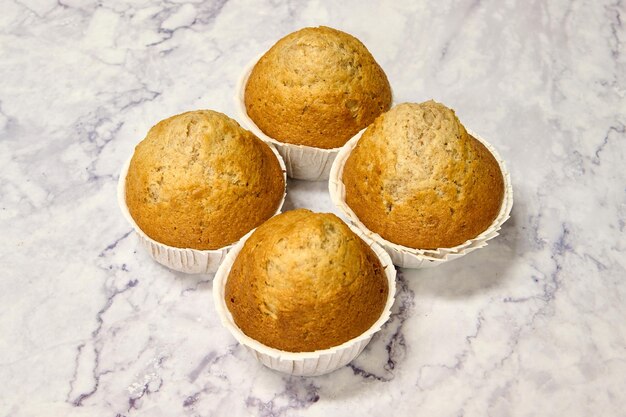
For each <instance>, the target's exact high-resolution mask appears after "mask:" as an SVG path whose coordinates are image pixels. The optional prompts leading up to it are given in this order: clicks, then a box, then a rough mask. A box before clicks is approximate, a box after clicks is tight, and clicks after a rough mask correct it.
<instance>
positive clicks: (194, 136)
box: [126, 110, 285, 249]
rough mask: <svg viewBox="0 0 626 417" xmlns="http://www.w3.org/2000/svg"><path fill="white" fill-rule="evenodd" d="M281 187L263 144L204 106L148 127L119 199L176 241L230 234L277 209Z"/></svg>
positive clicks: (154, 231)
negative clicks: (124, 189) (150, 127)
mask: <svg viewBox="0 0 626 417" xmlns="http://www.w3.org/2000/svg"><path fill="white" fill-rule="evenodd" d="M284 191H285V183H284V177H283V172H282V169H281V167H280V164H279V162H278V159H277V158H276V156H275V155H274V153H273V152H272V150H271V149H270V148H269V146H268V145H267V144H265V143H264V142H263V141H261V140H260V139H258V138H257V137H256V136H254V135H253V134H252V133H250V132H249V131H247V130H245V129H243V128H241V127H240V126H239V124H238V123H237V122H236V121H234V120H232V119H231V118H229V117H228V116H226V115H224V114H222V113H218V112H214V111H210V110H199V111H192V112H187V113H183V114H179V115H177V116H173V117H170V118H169V119H165V120H163V121H161V122H159V123H158V124H157V125H156V126H154V127H153V128H152V129H150V131H149V132H148V135H147V136H146V138H145V139H144V140H143V141H142V142H141V143H139V145H137V147H136V148H135V153H134V154H133V157H132V160H131V162H130V166H129V169H128V174H127V176H126V203H127V205H128V209H129V211H130V214H131V216H132V217H133V219H134V220H135V222H136V223H137V225H138V226H139V228H141V230H142V231H143V232H144V233H146V234H147V235H148V236H150V237H151V238H152V239H154V240H156V241H158V242H161V243H164V244H166V245H169V246H175V247H179V248H193V249H217V248H221V247H224V246H227V245H229V244H231V243H233V242H236V241H237V240H239V238H241V237H242V236H243V235H244V234H246V233H247V232H249V231H250V230H252V229H253V228H255V227H257V226H258V225H260V224H261V223H263V222H264V221H265V220H267V219H269V218H270V217H272V216H273V215H274V214H275V213H276V211H277V210H278V208H279V205H280V203H281V201H282V198H283V195H284Z"/></svg>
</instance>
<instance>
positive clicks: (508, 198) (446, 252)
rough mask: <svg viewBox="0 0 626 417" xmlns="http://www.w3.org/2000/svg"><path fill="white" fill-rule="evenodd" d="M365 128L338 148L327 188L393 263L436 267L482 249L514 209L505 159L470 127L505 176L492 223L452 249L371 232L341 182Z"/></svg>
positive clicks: (472, 133)
mask: <svg viewBox="0 0 626 417" xmlns="http://www.w3.org/2000/svg"><path fill="white" fill-rule="evenodd" d="M364 131H365V129H364V130H362V131H361V132H359V134H358V135H355V136H354V137H353V138H352V139H350V140H349V141H348V142H347V143H346V144H345V145H344V146H343V147H342V148H341V149H340V151H339V153H338V154H337V157H336V158H335V161H334V163H333V166H332V168H331V172H330V178H329V182H328V190H329V192H330V197H331V199H332V201H333V203H334V204H335V206H337V207H338V208H339V209H340V210H341V212H342V213H344V214H345V215H346V217H347V218H348V219H349V220H350V221H351V222H352V223H353V224H355V225H356V226H357V227H358V228H359V229H361V230H363V232H364V233H365V234H366V235H367V236H368V237H370V238H371V239H373V240H374V241H376V243H378V244H379V245H381V246H382V247H383V248H384V249H385V250H386V251H387V252H388V253H389V256H390V257H391V259H392V261H393V263H394V265H396V266H399V267H403V268H429V267H433V266H437V265H440V264H442V263H444V262H449V261H451V260H453V259H457V258H460V257H461V256H465V255H467V254H468V253H470V252H473V251H474V250H476V249H479V248H482V247H484V246H486V245H487V241H489V240H491V239H493V238H494V237H496V236H498V234H499V233H498V231H499V230H500V228H501V227H502V225H503V224H504V222H505V221H506V220H507V219H508V218H509V217H510V214H511V209H512V208H513V187H512V186H511V177H510V175H509V172H508V171H507V169H506V165H505V163H504V161H503V160H502V158H501V157H500V155H499V154H498V152H497V151H496V150H495V149H494V147H493V146H491V144H489V143H488V142H487V141H486V140H484V139H483V138H481V137H480V136H478V135H476V134H475V133H474V132H471V131H469V130H468V131H467V132H468V133H469V134H470V135H472V136H473V137H474V138H476V139H477V140H479V141H480V142H481V143H482V144H483V145H485V147H486V148H487V149H488V150H489V152H491V154H492V155H493V156H494V158H495V159H496V161H497V162H498V165H499V166H500V170H501V171H502V177H503V179H504V197H503V201H502V205H501V206H500V212H499V213H498V216H497V217H496V219H495V220H494V221H493V223H492V224H491V226H489V228H487V229H486V230H485V231H484V232H482V233H481V234H479V235H478V236H476V237H475V238H474V239H469V240H467V241H466V242H463V243H461V244H460V245H457V246H454V247H451V248H438V249H414V248H409V247H407V246H402V245H397V244H395V243H392V242H389V241H388V240H386V239H384V238H383V237H381V236H380V235H379V234H378V233H374V232H372V231H371V230H369V229H368V228H367V227H366V226H365V225H364V224H363V223H362V222H361V221H360V220H359V218H358V217H357V215H356V214H355V213H354V211H352V209H351V208H350V207H349V206H348V204H346V200H345V197H346V190H345V186H344V184H343V181H342V177H343V167H344V165H345V163H346V160H347V159H348V157H349V156H350V153H351V152H352V150H353V149H354V147H355V146H356V144H357V143H358V141H359V139H360V138H361V135H362V133H363V132H364Z"/></svg>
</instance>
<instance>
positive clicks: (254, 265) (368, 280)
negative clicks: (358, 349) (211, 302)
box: [225, 209, 391, 352]
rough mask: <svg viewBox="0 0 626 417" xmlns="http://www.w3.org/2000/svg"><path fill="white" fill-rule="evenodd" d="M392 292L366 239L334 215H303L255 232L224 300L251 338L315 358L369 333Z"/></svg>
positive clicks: (270, 223)
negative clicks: (309, 353)
mask: <svg viewBox="0 0 626 417" xmlns="http://www.w3.org/2000/svg"><path fill="white" fill-rule="evenodd" d="M390 267H391V266H390ZM387 293H388V283H387V278H386V275H385V272H384V270H383V267H382V265H381V263H380V261H379V259H378V257H377V256H376V254H375V253H374V252H373V251H372V249H371V248H370V247H369V246H368V245H367V244H366V243H365V242H363V240H361V238H359V237H358V236H357V235H356V234H355V233H354V232H352V231H351V230H350V228H348V226H347V225H346V224H345V223H343V222H342V221H341V220H340V219H339V218H338V217H337V216H335V215H333V214H323V213H312V212H310V211H308V210H304V209H299V210H293V211H288V212H286V213H283V214H280V215H278V216H275V217H273V218H272V219H270V220H268V221H267V222H265V223H264V224H263V225H261V226H259V228H258V229H256V230H255V231H254V232H253V233H252V235H251V236H250V238H249V239H248V240H247V241H246V243H245V244H244V246H243V248H242V250H241V252H240V253H239V254H238V256H237V258H236V260H235V262H234V264H233V266H232V269H231V271H230V274H229V276H228V280H227V282H226V288H225V300H226V304H227V305H228V309H229V310H230V312H231V314H232V315H233V319H234V320H235V323H236V324H237V326H239V328H240V329H241V330H242V331H243V332H244V333H245V334H246V335H248V336H249V337H251V338H253V339H255V340H257V341H259V342H261V343H263V344H264V345H266V346H269V347H273V348H276V349H280V350H284V351H290V352H312V351H315V350H321V349H327V348H330V347H334V346H338V345H340V344H342V343H344V342H347V341H348V340H350V339H353V338H355V337H357V336H359V335H360V334H362V333H364V332H365V331H366V330H368V329H369V328H370V327H371V326H372V325H373V324H374V323H375V322H376V320H378V318H379V317H380V315H381V314H382V312H383V309H384V306H385V304H386V301H387Z"/></svg>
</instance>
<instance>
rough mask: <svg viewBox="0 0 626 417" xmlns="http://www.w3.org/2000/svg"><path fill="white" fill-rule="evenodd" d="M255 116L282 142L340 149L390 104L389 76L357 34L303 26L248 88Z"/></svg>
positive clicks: (263, 62) (257, 70) (266, 60)
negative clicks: (356, 36) (357, 37)
mask: <svg viewBox="0 0 626 417" xmlns="http://www.w3.org/2000/svg"><path fill="white" fill-rule="evenodd" d="M245 88H246V89H245V105H246V110H247V112H248V115H249V116H250V118H251V119H252V120H253V121H254V122H255V123H256V125H257V126H258V127H259V128H260V129H261V130H262V131H263V132H264V133H265V134H267V135H268V136H270V137H272V138H274V139H276V140H279V141H281V142H287V143H294V144H300V145H307V146H313V147H317V148H325V149H330V148H337V147H340V146H342V145H343V144H344V143H346V142H347V141H348V139H350V138H351V137H352V136H354V135H355V134H356V133H357V132H359V131H360V130H361V129H363V128H364V127H366V126H367V125H369V124H370V123H371V122H372V121H373V120H374V119H375V118H376V117H377V116H378V115H379V114H381V113H382V112H384V111H386V110H388V109H389V107H390V106H391V88H390V86H389V81H388V80H387V76H386V75H385V73H384V72H383V70H382V68H381V67H380V66H379V65H378V63H377V62H376V61H375V60H374V57H373V56H372V54H371V53H370V52H369V51H368V50H367V48H366V47H365V46H364V45H363V44H362V43H361V42H360V41H359V40H358V39H356V38H355V37H354V36H352V35H349V34H347V33H344V32H341V31H339V30H336V29H331V28H328V27H324V26H321V27H317V28H304V29H301V30H299V31H297V32H294V33H291V34H289V35H287V36H285V37H284V38H282V39H281V40H279V41H278V42H277V43H276V44H275V45H274V46H272V47H271V48H270V50H269V51H267V52H266V53H265V55H263V57H261V59H260V60H259V61H258V62H257V64H256V65H255V66H254V68H253V70H252V72H251V74H250V77H249V79H248V83H247V85H246V87H245Z"/></svg>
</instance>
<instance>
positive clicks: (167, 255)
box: [117, 144, 287, 274]
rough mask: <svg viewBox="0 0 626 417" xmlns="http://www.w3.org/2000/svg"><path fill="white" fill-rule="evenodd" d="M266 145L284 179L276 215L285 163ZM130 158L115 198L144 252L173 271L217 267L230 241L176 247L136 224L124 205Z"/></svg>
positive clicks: (204, 271) (199, 271) (203, 270)
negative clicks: (204, 246)
mask: <svg viewBox="0 0 626 417" xmlns="http://www.w3.org/2000/svg"><path fill="white" fill-rule="evenodd" d="M267 145H268V146H269V147H270V149H271V150H272V152H273V153H274V155H276V158H277V159H278V162H279V164H280V168H281V170H282V172H283V179H284V180H285V191H284V192H283V198H282V200H281V202H280V204H279V205H278V209H277V210H276V213H275V214H274V215H276V214H278V213H280V211H281V209H282V207H283V204H284V202H285V196H286V195H287V176H286V175H285V163H284V161H283V159H282V158H281V156H280V154H279V153H278V152H277V151H276V149H275V148H274V147H273V146H272V145H271V144H267ZM131 159H132V155H131V157H130V158H128V160H127V161H126V163H124V166H123V167H122V171H121V172H120V178H119V180H118V183H117V202H118V204H119V206H120V210H121V211H122V214H123V216H124V218H126V220H127V221H128V223H130V225H131V226H132V227H133V229H134V230H135V232H136V233H137V236H138V237H139V241H140V242H141V244H142V246H144V247H145V248H146V249H147V250H148V253H149V254H150V256H151V257H152V258H153V259H154V260H155V261H157V262H158V263H160V264H161V265H165V266H166V267H168V268H170V269H173V270H175V271H180V272H185V273H187V274H209V273H213V272H215V271H217V268H218V267H219V266H220V264H221V263H222V261H223V260H224V259H225V258H226V254H227V253H228V250H229V249H230V248H231V247H232V246H233V244H231V245H228V246H224V247H223V248H219V249H212V250H200V249H192V248H177V247H175V246H168V245H165V244H163V243H160V242H157V241H156V240H154V239H152V238H151V237H150V236H148V235H147V234H145V233H144V232H143V230H141V229H140V228H139V226H138V225H137V223H136V222H135V219H133V217H132V216H131V215H130V211H129V210H128V205H127V204H126V175H127V174H128V168H129V166H130V161H131Z"/></svg>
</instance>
